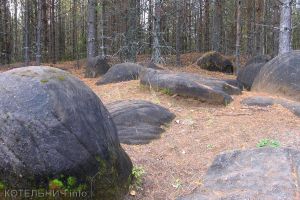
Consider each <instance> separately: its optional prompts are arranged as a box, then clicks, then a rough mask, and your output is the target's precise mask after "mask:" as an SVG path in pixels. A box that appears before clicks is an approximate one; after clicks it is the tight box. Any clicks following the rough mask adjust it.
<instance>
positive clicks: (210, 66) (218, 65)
mask: <svg viewBox="0 0 300 200" xmlns="http://www.w3.org/2000/svg"><path fill="white" fill-rule="evenodd" d="M197 65H198V66H199V67H201V68H202V69H206V70H209V71H219V72H226V73H233V64H232V62H231V61H230V60H229V59H227V58H226V57H225V56H223V55H222V54H220V53H218V52H215V51H211V52H207V53H205V54H204V55H202V56H201V57H200V58H199V59H198V60H197Z"/></svg>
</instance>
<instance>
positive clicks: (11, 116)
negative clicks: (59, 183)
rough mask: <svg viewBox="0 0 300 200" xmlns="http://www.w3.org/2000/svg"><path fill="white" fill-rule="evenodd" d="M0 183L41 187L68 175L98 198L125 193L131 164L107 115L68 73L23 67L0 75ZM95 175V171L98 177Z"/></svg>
mask: <svg viewBox="0 0 300 200" xmlns="http://www.w3.org/2000/svg"><path fill="white" fill-rule="evenodd" d="M0 96H1V98H0V141H1V146H0V159H1V162H0V179H1V181H2V182H4V183H5V184H6V185H7V186H9V187H13V188H22V189H24V188H35V189H36V188H40V187H41V188H45V187H46V188H47V186H48V181H49V180H50V179H53V178H57V177H61V175H64V176H65V177H68V176H72V177H76V178H77V180H79V181H80V182H82V183H86V184H87V185H90V182H89V181H88V180H89V177H93V176H94V177H95V178H96V179H95V181H96V182H95V183H94V187H95V188H94V189H95V191H97V195H99V198H100V197H101V198H102V197H103V198H106V199H110V198H115V197H112V196H111V195H112V194H111V193H110V194H108V193H107V191H109V190H110V189H114V191H115V195H117V194H118V191H119V189H120V191H121V190H123V189H124V190H126V185H127V183H128V178H129V176H130V175H131V169H132V163H131V161H130V159H129V157H128V156H127V154H126V153H125V152H124V150H123V149H122V147H121V146H120V143H119V139H118V136H117V130H116V128H115V125H114V123H113V121H112V120H111V116H110V115H109V113H108V111H107V110H106V108H105V107H104V105H103V104H102V102H101V101H100V99H99V98H98V97H97V95H96V94H94V93H93V91H92V90H91V89H90V88H88V87H87V86H86V85H85V84H84V83H83V82H82V81H80V80H79V79H77V78H76V77H74V76H72V75H71V74H69V73H68V72H65V71H62V70H59V69H56V68H50V67H34V66H33V67H24V68H18V69H13V70H10V71H7V72H3V73H1V74H0ZM99 171H101V173H100V174H99Z"/></svg>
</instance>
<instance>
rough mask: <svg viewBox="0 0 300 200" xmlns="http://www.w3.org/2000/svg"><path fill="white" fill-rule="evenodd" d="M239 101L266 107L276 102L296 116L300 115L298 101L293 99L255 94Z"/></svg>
mask: <svg viewBox="0 0 300 200" xmlns="http://www.w3.org/2000/svg"><path fill="white" fill-rule="evenodd" d="M241 103H242V104H244V105H247V106H259V107H267V106H273V105H275V104H278V105H281V106H283V107H284V108H286V109H288V110H289V111H291V112H292V113H294V114H295V115H296V116H298V117H300V103H299V102H295V101H289V100H286V99H279V98H272V97H262V96H255V97H248V98H246V99H244V100H243V101H242V102H241Z"/></svg>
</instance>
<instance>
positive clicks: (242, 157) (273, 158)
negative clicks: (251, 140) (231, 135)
mask: <svg viewBox="0 0 300 200" xmlns="http://www.w3.org/2000/svg"><path fill="white" fill-rule="evenodd" d="M299 173H300V152H299V151H298V150H293V149H286V148H261V149H252V150H246V151H238V150H237V151H232V152H228V153H223V154H221V155H219V156H217V157H216V159H215V160H214V162H213V164H212V165H211V166H210V168H209V169H208V171H207V173H206V176H205V177H204V182H203V186H201V187H200V188H198V189H196V190H195V191H194V192H193V193H192V194H190V195H187V196H185V197H180V198H178V199H179V200H220V199H228V200H229V199H230V200H231V199H234V200H245V199H260V200H269V199H273V200H276V199H277V200H282V199H291V200H292V199H295V200H296V199H299V198H298V197H299V189H300V188H299V184H298V183H299V181H300V179H299V176H298V174H299Z"/></svg>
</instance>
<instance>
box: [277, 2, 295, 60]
mask: <svg viewBox="0 0 300 200" xmlns="http://www.w3.org/2000/svg"><path fill="white" fill-rule="evenodd" d="M291 33H292V0H284V1H283V2H282V5H281V15H280V34H279V54H284V53H287V52H290V51H291V49H292V47H291V38H292V37H291Z"/></svg>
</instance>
